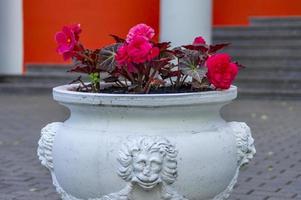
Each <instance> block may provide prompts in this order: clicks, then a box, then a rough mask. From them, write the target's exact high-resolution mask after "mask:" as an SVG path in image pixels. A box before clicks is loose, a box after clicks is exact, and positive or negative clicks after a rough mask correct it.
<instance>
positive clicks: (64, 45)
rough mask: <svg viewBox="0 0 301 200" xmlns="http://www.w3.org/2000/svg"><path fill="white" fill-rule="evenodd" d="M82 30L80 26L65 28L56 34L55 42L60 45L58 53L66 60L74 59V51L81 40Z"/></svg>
mask: <svg viewBox="0 0 301 200" xmlns="http://www.w3.org/2000/svg"><path fill="white" fill-rule="evenodd" d="M80 33H81V28H80V25H79V24H76V25H71V26H64V27H63V29H62V31H60V32H57V33H56V34H55V40H56V42H57V44H58V47H57V52H58V53H59V54H60V55H63V57H64V60H67V59H69V58H71V57H72V55H73V54H72V51H73V50H74V48H75V46H76V44H77V43H78V40H79V34H80Z"/></svg>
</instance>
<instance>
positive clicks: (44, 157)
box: [38, 122, 256, 200]
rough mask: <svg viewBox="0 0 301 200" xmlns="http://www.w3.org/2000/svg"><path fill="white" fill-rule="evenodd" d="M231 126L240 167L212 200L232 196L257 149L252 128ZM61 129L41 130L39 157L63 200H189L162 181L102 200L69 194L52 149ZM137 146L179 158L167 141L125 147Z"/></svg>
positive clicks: (130, 184) (133, 142) (132, 185)
mask: <svg viewBox="0 0 301 200" xmlns="http://www.w3.org/2000/svg"><path fill="white" fill-rule="evenodd" d="M228 124H229V126H230V127H232V129H233V130H234V134H235V136H236V142H237V149H238V151H237V155H238V157H239V159H238V167H237V169H236V172H235V175H234V177H233V178H232V180H231V182H230V184H229V185H228V187H227V188H226V189H225V190H224V191H223V192H221V193H220V194H218V195H217V196H215V197H214V198H213V200H225V199H227V198H228V197H229V196H230V193H231V192H232V190H233V187H234V185H235V184H236V182H237V178H238V174H239V169H240V167H241V166H242V165H245V164H247V163H248V162H249V161H250V159H252V158H253V156H254V154H255V153H256V150H255V147H254V139H253V138H252V136H251V132H250V129H249V127H248V126H247V125H246V124H245V123H242V122H230V123H228ZM62 125H63V123H61V122H54V123H51V124H48V125H47V126H46V127H44V128H43V129H42V131H41V139H40V141H39V147H38V156H39V159H40V160H41V163H42V165H44V166H45V167H47V168H48V169H49V170H50V172H51V177H52V181H53V185H54V186H55V188H56V191H57V192H58V193H59V194H60V196H61V198H62V199H63V200H140V199H141V200H142V199H143V200H148V199H150V200H156V199H158V200H188V199H186V198H185V197H183V196H181V195H180V194H178V193H177V192H176V191H174V190H173V189H172V187H170V186H169V185H171V183H170V182H165V181H164V180H163V181H162V183H160V184H157V186H154V187H152V188H147V186H145V185H140V187H137V186H136V187H135V184H136V182H128V184H127V185H126V187H125V188H124V189H122V190H121V191H119V192H116V193H112V194H109V195H105V196H103V197H100V198H89V199H81V198H76V197H74V196H72V195H71V194H68V193H67V192H66V191H65V190H64V189H63V188H62V187H61V186H60V184H59V183H58V181H57V178H56V175H55V173H54V170H53V158H52V146H53V142H54V137H55V134H56V132H57V130H58V129H59V128H60V127H61V126H62ZM137 144H144V145H149V146H150V145H154V144H158V145H162V146H163V147H164V148H169V151H170V150H172V151H173V152H174V153H175V154H177V152H176V150H175V149H174V146H173V145H171V144H170V143H169V141H168V140H166V139H164V138H161V137H140V138H139V139H132V140H129V141H128V143H127V144H126V145H124V148H126V147H129V146H130V147H132V148H133V146H135V145H137ZM136 147H137V146H136ZM137 148H139V147H137ZM127 153H128V152H124V150H121V151H120V153H119V154H120V155H119V156H120V158H118V160H119V162H122V161H124V160H122V159H123V156H126V154H127ZM122 170H123V169H119V175H120V176H121V177H122V174H121V173H122ZM170 170H176V169H170ZM125 180H127V179H125ZM137 189H138V190H137ZM141 189H142V190H141ZM144 192H145V193H144ZM133 193H135V195H137V196H136V198H133V197H132V195H133ZM146 194H147V195H146ZM147 196H148V197H149V198H148V197H147ZM154 196H157V198H154Z"/></svg>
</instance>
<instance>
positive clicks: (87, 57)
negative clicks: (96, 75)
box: [76, 52, 94, 63]
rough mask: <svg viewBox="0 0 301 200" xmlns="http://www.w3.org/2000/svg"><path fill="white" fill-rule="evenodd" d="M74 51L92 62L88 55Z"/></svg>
mask: <svg viewBox="0 0 301 200" xmlns="http://www.w3.org/2000/svg"><path fill="white" fill-rule="evenodd" d="M76 53H77V55H79V56H82V57H83V58H85V59H87V60H89V61H90V62H92V63H93V62H94V60H93V59H92V58H90V57H89V56H87V55H85V54H82V53H80V52H76Z"/></svg>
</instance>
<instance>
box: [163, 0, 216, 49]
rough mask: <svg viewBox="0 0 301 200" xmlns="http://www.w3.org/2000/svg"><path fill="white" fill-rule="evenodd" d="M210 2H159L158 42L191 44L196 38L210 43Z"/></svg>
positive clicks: (171, 0) (208, 0) (200, 0)
mask: <svg viewBox="0 0 301 200" xmlns="http://www.w3.org/2000/svg"><path fill="white" fill-rule="evenodd" d="M211 29H212V2H211V0H161V5H160V41H170V42H172V46H180V45H183V44H191V43H192V42H193V39H194V38H195V37H196V36H202V37H204V39H205V40H206V41H207V43H209V44H210V43H211Z"/></svg>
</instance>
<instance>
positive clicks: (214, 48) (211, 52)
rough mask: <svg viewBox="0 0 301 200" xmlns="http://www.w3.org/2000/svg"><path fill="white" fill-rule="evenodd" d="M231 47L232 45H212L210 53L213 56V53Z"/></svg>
mask: <svg viewBox="0 0 301 200" xmlns="http://www.w3.org/2000/svg"><path fill="white" fill-rule="evenodd" d="M229 45H230V43H222V44H215V45H210V46H209V52H208V53H209V54H213V53H215V52H217V51H218V50H221V49H223V48H225V47H226V46H229Z"/></svg>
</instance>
